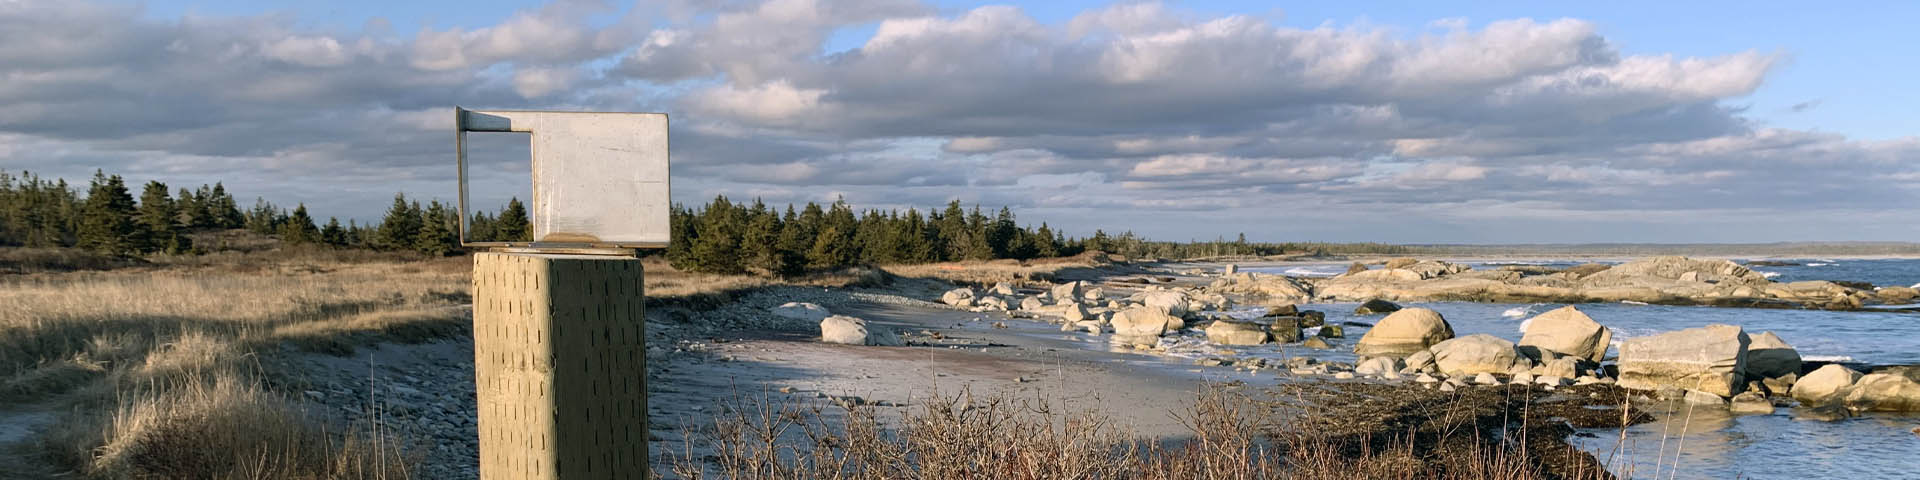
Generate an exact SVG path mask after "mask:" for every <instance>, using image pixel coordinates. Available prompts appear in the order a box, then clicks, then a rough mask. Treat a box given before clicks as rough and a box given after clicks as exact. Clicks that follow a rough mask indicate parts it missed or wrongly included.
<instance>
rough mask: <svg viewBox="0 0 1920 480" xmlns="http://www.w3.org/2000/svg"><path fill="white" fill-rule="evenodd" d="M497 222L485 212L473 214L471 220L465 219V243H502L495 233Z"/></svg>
mask: <svg viewBox="0 0 1920 480" xmlns="http://www.w3.org/2000/svg"><path fill="white" fill-rule="evenodd" d="M497 224H498V222H497V221H496V220H494V219H493V217H491V216H488V215H487V212H473V218H469V219H467V241H470V242H499V241H503V240H502V239H501V238H499V237H498V234H497V233H496V232H495V229H496V228H497Z"/></svg>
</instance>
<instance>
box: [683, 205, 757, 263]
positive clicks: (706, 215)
mask: <svg viewBox="0 0 1920 480" xmlns="http://www.w3.org/2000/svg"><path fill="white" fill-rule="evenodd" d="M699 218H700V224H699V227H698V231H699V233H700V235H699V237H697V238H695V239H694V241H693V258H694V264H693V267H694V270H697V271H701V272H707V273H721V274H735V273H741V272H744V271H746V267H745V265H744V264H743V263H742V262H741V259H740V233H741V230H742V229H743V228H744V227H745V225H744V224H743V223H742V222H741V221H740V214H739V212H738V211H736V209H735V208H734V205H733V203H732V202H729V201H727V197H726V196H724V195H722V196H718V197H714V199H713V203H712V204H709V205H707V209H706V210H705V211H702V212H700V215H699Z"/></svg>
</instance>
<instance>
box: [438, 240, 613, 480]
mask: <svg viewBox="0 0 1920 480" xmlns="http://www.w3.org/2000/svg"><path fill="white" fill-rule="evenodd" d="M643 284H644V283H643V282H642V275H641V268H640V260H639V259H637V258H634V257H631V256H625V257H622V256H608V255H566V254H550V253H499V252H487V253H477V254H474V260H473V296H474V301H473V305H474V307H473V320H474V325H473V341H474V349H473V355H474V370H475V372H474V373H475V375H474V380H475V383H477V386H476V389H475V391H476V393H477V395H478V396H479V406H480V419H479V421H480V478H481V479H482V480H534V479H539V480H599V479H609V480H610V479H645V478H647V458H648V457H647V398H646V392H647V389H646V377H647V370H646V341H645V340H646V337H645V332H644V331H643V329H644V325H645V322H644V321H643V320H642V309H643V308H644V298H645V297H644V296H643V295H642V291H641V289H642V285H643Z"/></svg>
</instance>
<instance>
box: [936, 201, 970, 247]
mask: <svg viewBox="0 0 1920 480" xmlns="http://www.w3.org/2000/svg"><path fill="white" fill-rule="evenodd" d="M935 224H936V228H935V230H936V233H937V234H938V235H939V237H940V247H941V248H940V252H941V255H940V259H941V260H961V259H965V258H967V254H968V253H971V252H972V251H973V235H972V234H971V233H970V232H969V231H968V230H967V211H966V210H964V209H961V208H960V201H959V200H954V201H952V202H948V203H947V209H946V211H944V212H941V213H940V217H939V218H938V220H937V221H936V222H935Z"/></svg>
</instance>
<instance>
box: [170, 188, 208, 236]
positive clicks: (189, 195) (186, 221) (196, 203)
mask: <svg viewBox="0 0 1920 480" xmlns="http://www.w3.org/2000/svg"><path fill="white" fill-rule="evenodd" d="M200 209H201V207H200V197H199V196H198V195H194V193H193V190H188V189H187V187H180V194H179V195H177V196H175V198H174V200H173V224H174V225H177V226H179V227H180V231H181V232H183V233H184V232H191V231H193V230H194V227H193V224H194V222H195V219H194V216H195V215H199V214H200Z"/></svg>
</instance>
